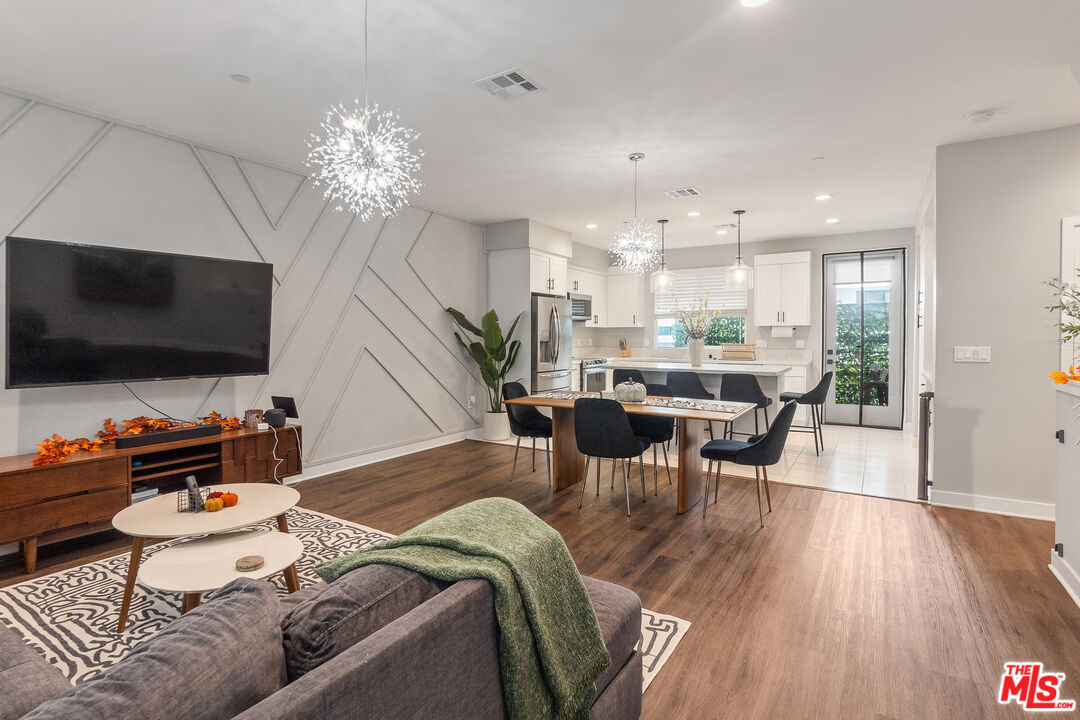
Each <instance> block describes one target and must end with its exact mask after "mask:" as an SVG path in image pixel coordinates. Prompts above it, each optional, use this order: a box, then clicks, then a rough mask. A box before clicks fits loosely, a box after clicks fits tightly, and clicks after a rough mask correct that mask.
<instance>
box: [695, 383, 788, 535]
mask: <svg viewBox="0 0 1080 720" xmlns="http://www.w3.org/2000/svg"><path fill="white" fill-rule="evenodd" d="M795 407H796V404H795V403H793V402H789V403H786V404H785V405H784V407H782V408H781V409H780V412H778V413H777V414H776V418H775V419H774V420H773V423H772V427H770V428H769V429H768V431H766V432H765V433H764V434H762V435H754V436H753V437H751V438H749V439H748V440H747V441H746V442H743V441H742V440H729V439H727V438H723V439H720V440H713V441H711V442H707V443H705V445H704V446H703V447H702V448H701V457H703V458H705V459H706V460H708V461H709V469H708V470H707V471H706V473H705V497H704V498H702V499H703V501H704V504H703V505H702V508H701V517H702V518H704V517H705V514H706V510H707V509H708V507H709V487H710V485H711V484H712V482H711V481H712V466H713V461H716V463H717V465H716V489H715V490H714V491H713V502H716V501H717V499H718V498H719V496H720V471H721V468H722V467H723V464H724V462H733V463H735V464H736V465H753V466H754V484H755V485H756V488H757V504H758V521H759V522H760V523H761V527H765V513H764V512H762V510H761V482H762V475H764V479H765V499H766V500H767V501H768V503H769V512H772V494H771V493H770V492H769V473H768V471H767V470H766V469H765V468H766V467H767V466H769V465H775V464H776V463H778V462H780V455H781V454H783V452H784V443H786V442H787V436H788V430H790V429H791V418H792V417H794V415H795Z"/></svg>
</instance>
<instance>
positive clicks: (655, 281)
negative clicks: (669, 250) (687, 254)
mask: <svg viewBox="0 0 1080 720" xmlns="http://www.w3.org/2000/svg"><path fill="white" fill-rule="evenodd" d="M656 222H658V223H660V269H659V270H657V271H656V272H654V273H653V274H652V275H650V276H649V286H650V287H651V289H652V291H653V294H654V295H655V294H657V293H669V292H672V291H673V290H674V289H675V273H673V272H671V271H670V270H668V269H667V265H666V264H665V263H664V259H665V258H664V250H665V248H664V228H665V227H666V226H667V224H668V221H667V220H657V221H656Z"/></svg>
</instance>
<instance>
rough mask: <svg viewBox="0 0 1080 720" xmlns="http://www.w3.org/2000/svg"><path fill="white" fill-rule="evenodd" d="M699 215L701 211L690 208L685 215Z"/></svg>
mask: <svg viewBox="0 0 1080 720" xmlns="http://www.w3.org/2000/svg"><path fill="white" fill-rule="evenodd" d="M700 216H701V211H700V210H691V211H690V212H688V213H686V217H700Z"/></svg>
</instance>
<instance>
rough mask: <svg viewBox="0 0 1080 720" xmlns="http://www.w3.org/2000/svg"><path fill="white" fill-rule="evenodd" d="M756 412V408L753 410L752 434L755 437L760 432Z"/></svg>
mask: <svg viewBox="0 0 1080 720" xmlns="http://www.w3.org/2000/svg"><path fill="white" fill-rule="evenodd" d="M757 411H758V408H754V434H755V435H758V434H759V433H760V432H761V431H760V430H758V424H757V423H758V420H757Z"/></svg>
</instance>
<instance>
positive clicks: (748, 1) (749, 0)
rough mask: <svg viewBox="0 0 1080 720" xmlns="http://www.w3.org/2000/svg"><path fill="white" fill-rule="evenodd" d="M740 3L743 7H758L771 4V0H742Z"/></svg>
mask: <svg viewBox="0 0 1080 720" xmlns="http://www.w3.org/2000/svg"><path fill="white" fill-rule="evenodd" d="M740 2H742V4H743V7H758V6H759V5H764V4H765V3H767V2H769V0H740Z"/></svg>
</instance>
